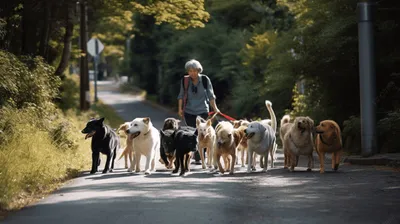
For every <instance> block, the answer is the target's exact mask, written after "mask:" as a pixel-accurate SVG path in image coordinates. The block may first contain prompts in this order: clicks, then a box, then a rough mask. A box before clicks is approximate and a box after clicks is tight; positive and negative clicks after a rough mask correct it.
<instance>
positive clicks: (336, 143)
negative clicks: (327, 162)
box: [315, 120, 343, 173]
mask: <svg viewBox="0 0 400 224" xmlns="http://www.w3.org/2000/svg"><path fill="white" fill-rule="evenodd" d="M315 130H316V132H317V137H316V139H315V146H316V149H317V153H318V157H319V162H320V165H319V167H320V169H319V172H320V173H324V172H325V167H324V159H325V153H332V169H333V170H335V171H336V170H338V169H339V162H340V157H341V155H342V152H343V147H342V138H341V131H340V127H339V125H338V124H337V123H336V122H335V121H332V120H324V121H321V122H320V123H319V125H318V126H317V127H316V129H315Z"/></svg>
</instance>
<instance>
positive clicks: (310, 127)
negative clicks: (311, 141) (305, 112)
mask: <svg viewBox="0 0 400 224" xmlns="http://www.w3.org/2000/svg"><path fill="white" fill-rule="evenodd" d="M306 121H307V124H308V127H309V130H310V131H313V130H314V121H313V120H312V119H311V118H310V117H308V116H307V117H306Z"/></svg>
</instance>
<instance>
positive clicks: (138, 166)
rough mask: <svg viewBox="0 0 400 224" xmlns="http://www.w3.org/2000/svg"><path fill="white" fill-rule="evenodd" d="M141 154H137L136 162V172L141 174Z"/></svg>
mask: <svg viewBox="0 0 400 224" xmlns="http://www.w3.org/2000/svg"><path fill="white" fill-rule="evenodd" d="M141 156H142V155H141V154H140V152H136V153H135V162H136V165H135V166H136V167H135V172H136V173H139V172H140V159H141Z"/></svg>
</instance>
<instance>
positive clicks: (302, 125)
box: [283, 117, 314, 171]
mask: <svg viewBox="0 0 400 224" xmlns="http://www.w3.org/2000/svg"><path fill="white" fill-rule="evenodd" d="M288 125H290V127H289V130H288V132H287V133H286V134H285V136H284V137H283V151H284V153H285V154H287V155H288V156H289V157H290V169H289V170H290V171H294V167H296V166H297V162H298V156H300V155H305V156H307V157H308V169H307V171H311V169H312V168H313V167H314V157H313V151H314V140H313V132H314V121H313V120H312V119H311V118H309V117H296V119H295V120H294V122H293V123H289V124H288ZM287 162H288V161H287Z"/></svg>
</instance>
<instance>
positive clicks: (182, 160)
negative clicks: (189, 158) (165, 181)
mask: <svg viewBox="0 0 400 224" xmlns="http://www.w3.org/2000/svg"><path fill="white" fill-rule="evenodd" d="M184 160H185V154H183V153H182V155H180V156H179V164H180V166H181V172H180V173H179V176H183V175H185V171H186V167H185V163H184Z"/></svg>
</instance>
